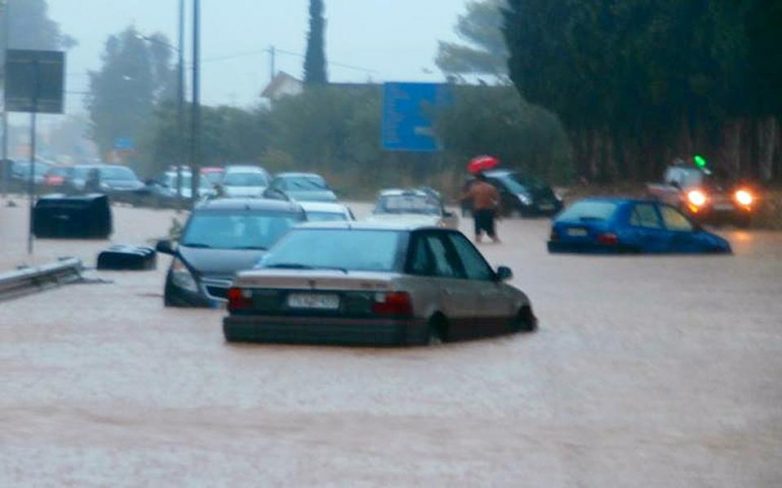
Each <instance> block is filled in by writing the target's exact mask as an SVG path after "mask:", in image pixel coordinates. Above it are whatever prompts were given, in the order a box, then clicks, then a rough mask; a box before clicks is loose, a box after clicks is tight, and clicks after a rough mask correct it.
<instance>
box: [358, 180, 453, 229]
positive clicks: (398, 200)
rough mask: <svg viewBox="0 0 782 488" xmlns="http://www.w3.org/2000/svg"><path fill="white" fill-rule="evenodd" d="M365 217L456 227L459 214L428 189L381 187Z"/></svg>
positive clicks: (368, 219)
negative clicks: (448, 207) (385, 188)
mask: <svg viewBox="0 0 782 488" xmlns="http://www.w3.org/2000/svg"><path fill="white" fill-rule="evenodd" d="M367 221H368V222H377V223H383V222H390V223H400V222H401V223H406V224H409V225H431V226H436V227H447V228H449V229H458V228H459V217H458V216H457V215H456V214H455V213H453V212H451V211H449V210H447V209H446V208H445V206H444V205H443V202H442V200H441V199H440V196H439V194H437V193H436V192H434V191H432V190H430V189H387V190H382V191H381V192H380V194H379V195H378V198H377V202H376V203H375V208H374V209H373V210H372V214H371V215H370V216H369V217H368V218H367Z"/></svg>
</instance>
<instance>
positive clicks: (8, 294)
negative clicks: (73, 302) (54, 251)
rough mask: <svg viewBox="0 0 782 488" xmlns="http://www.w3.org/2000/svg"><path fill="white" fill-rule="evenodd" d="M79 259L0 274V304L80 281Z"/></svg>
mask: <svg viewBox="0 0 782 488" xmlns="http://www.w3.org/2000/svg"><path fill="white" fill-rule="evenodd" d="M83 269H84V266H83V265H82V262H81V260H80V259H76V258H64V259H61V260H59V261H57V262H54V263H49V264H44V265H42V266H35V267H28V268H22V269H19V270H17V271H11V272H9V273H0V302H2V301H4V300H10V299H12V298H18V297H20V296H22V295H27V294H30V293H36V292H39V291H43V290H47V289H49V288H55V287H57V286H61V285H65V284H68V283H75V282H77V281H79V280H81V279H82V276H81V272H82V270H83Z"/></svg>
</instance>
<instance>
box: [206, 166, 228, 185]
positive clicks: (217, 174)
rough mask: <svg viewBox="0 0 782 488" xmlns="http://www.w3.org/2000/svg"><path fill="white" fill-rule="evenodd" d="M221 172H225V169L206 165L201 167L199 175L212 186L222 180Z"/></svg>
mask: <svg viewBox="0 0 782 488" xmlns="http://www.w3.org/2000/svg"><path fill="white" fill-rule="evenodd" d="M223 174H225V169H224V168H220V167H217V166H206V167H204V168H201V176H202V177H204V178H205V179H206V181H207V182H209V184H210V185H212V186H215V185H217V184H219V183H220V181H222V179H223Z"/></svg>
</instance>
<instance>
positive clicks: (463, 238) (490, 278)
mask: <svg viewBox="0 0 782 488" xmlns="http://www.w3.org/2000/svg"><path fill="white" fill-rule="evenodd" d="M443 234H445V235H446V236H447V238H448V243H449V244H450V245H451V246H452V247H453V250H454V252H455V253H456V255H457V256H458V258H459V262H460V263H461V267H462V271H463V273H464V277H465V279H467V280H470V281H481V282H493V281H496V279H497V273H496V272H495V271H494V268H493V267H492V266H491V264H489V262H488V261H487V260H486V258H485V257H484V255H483V253H481V251H480V250H479V249H478V248H477V247H475V244H473V243H472V242H471V241H470V239H468V238H467V237H466V236H465V235H464V234H462V233H460V232H444V233H443ZM455 239H458V240H460V241H462V242H464V243H466V244H467V248H468V249H471V250H472V251H473V252H474V253H475V255H476V256H478V259H479V261H480V262H481V263H483V265H484V266H485V267H486V270H487V271H488V275H487V276H486V278H472V277H470V276H469V273H468V272H467V263H466V262H465V260H464V258H463V257H462V256H461V255H459V249H458V248H457V247H456V244H455V243H454V241H453V240H455Z"/></svg>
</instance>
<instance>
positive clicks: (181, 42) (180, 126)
mask: <svg viewBox="0 0 782 488" xmlns="http://www.w3.org/2000/svg"><path fill="white" fill-rule="evenodd" d="M177 51H178V59H177V77H176V78H177V93H176V98H177V152H178V153H179V161H178V163H177V166H176V209H177V212H179V211H181V210H182V207H183V206H184V205H182V203H183V202H182V166H183V165H184V164H185V163H186V162H187V156H186V153H187V150H186V148H185V0H179V39H178V49H177ZM191 177H192V178H195V177H196V175H195V174H193V175H191Z"/></svg>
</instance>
